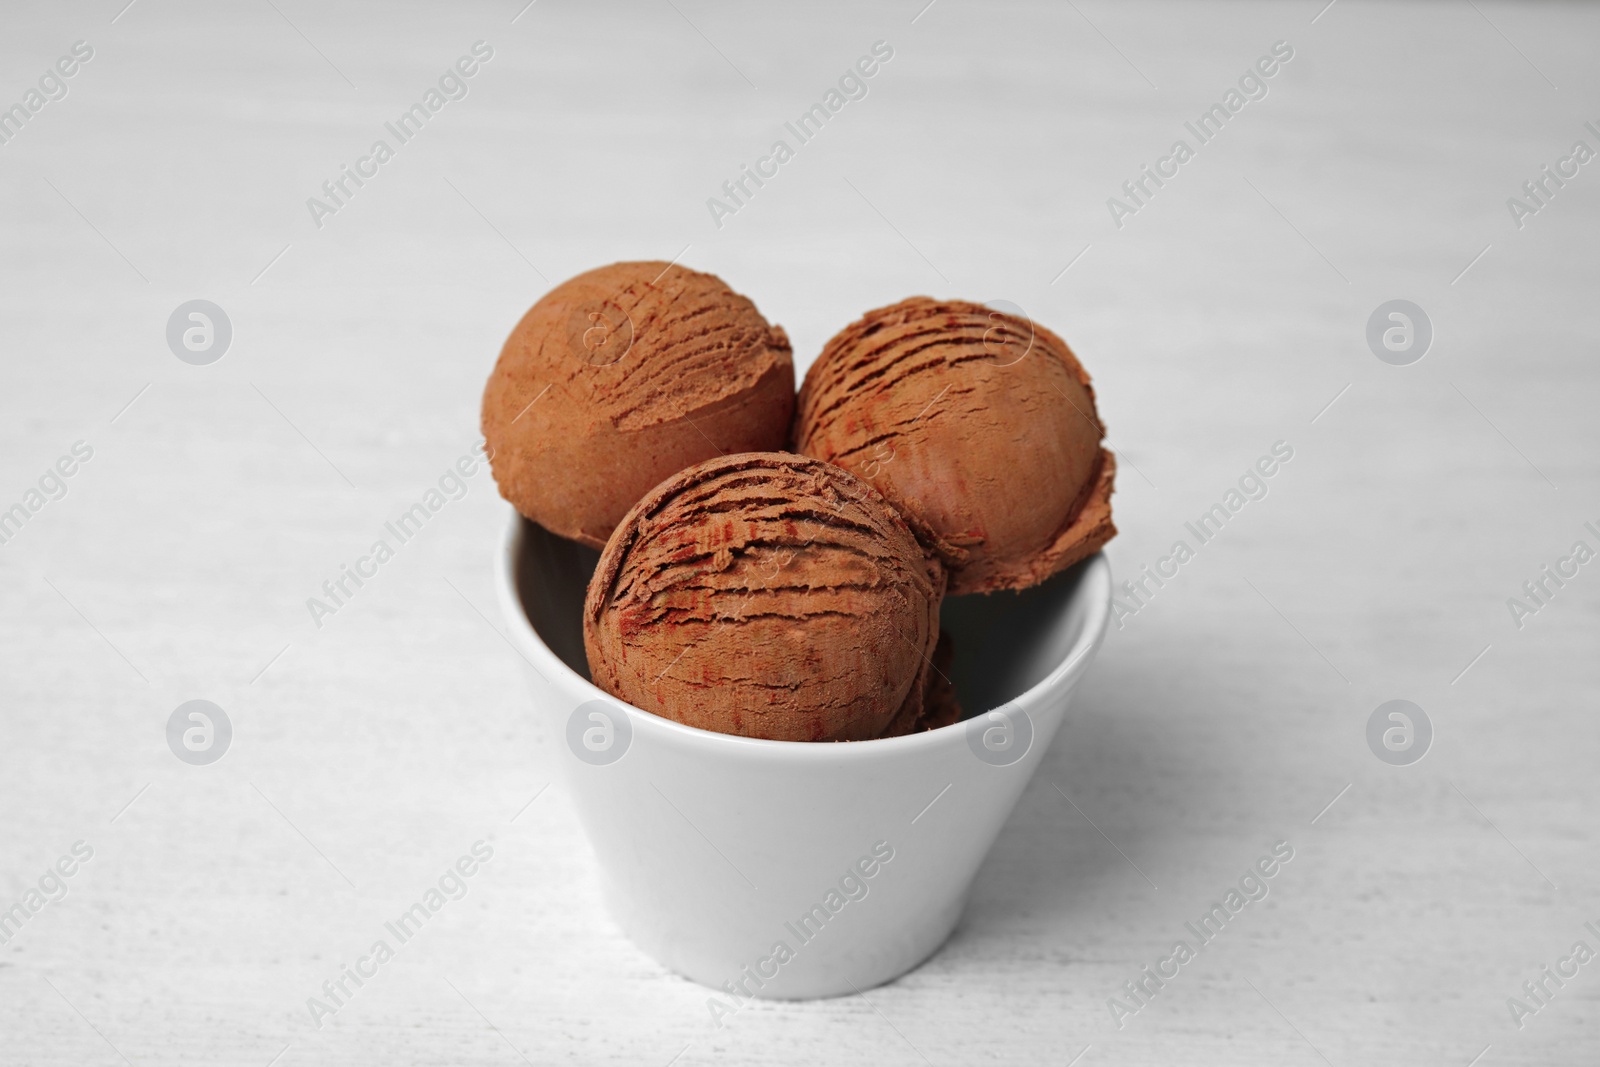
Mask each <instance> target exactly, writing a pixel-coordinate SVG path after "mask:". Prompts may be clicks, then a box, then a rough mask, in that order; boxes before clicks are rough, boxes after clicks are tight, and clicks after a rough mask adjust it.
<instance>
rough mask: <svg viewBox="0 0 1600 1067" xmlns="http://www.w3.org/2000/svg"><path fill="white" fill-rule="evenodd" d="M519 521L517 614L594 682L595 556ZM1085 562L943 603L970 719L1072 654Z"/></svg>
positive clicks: (1082, 617)
mask: <svg viewBox="0 0 1600 1067" xmlns="http://www.w3.org/2000/svg"><path fill="white" fill-rule="evenodd" d="M517 521H518V522H519V523H520V524H521V531H520V532H521V536H520V537H519V538H518V539H517V542H518V548H517V549H516V552H515V558H514V560H513V567H514V570H515V576H516V583H517V596H518V599H519V600H520V601H521V604H522V610H523V612H524V614H526V616H527V618H528V622H529V624H530V625H531V626H532V627H533V630H534V632H535V633H536V634H538V636H539V639H540V640H541V641H543V642H544V643H545V645H546V646H547V647H548V648H549V649H550V651H551V652H553V653H555V655H556V657H557V658H559V659H560V660H561V662H562V663H564V664H566V665H567V666H568V667H569V668H571V669H572V670H573V671H574V672H575V673H576V674H577V675H578V676H579V677H581V678H583V679H584V680H585V681H592V679H591V678H590V677H589V664H588V660H587V659H586V657H585V656H584V652H583V598H584V593H585V591H586V590H587V589H588V586H589V578H590V576H591V575H592V574H594V569H595V566H596V565H597V564H598V563H599V560H600V553H599V552H597V551H596V550H594V549H592V548H587V547H585V546H583V545H580V544H577V543H576V542H573V541H568V540H566V539H565V538H561V537H557V536H556V535H554V534H552V533H550V532H549V531H548V530H546V529H545V528H544V527H542V526H539V525H538V524H537V523H533V522H529V521H528V520H527V519H520V518H519V519H518V520H517ZM1090 562H1091V560H1085V561H1084V562H1083V563H1080V564H1078V565H1077V566H1075V567H1072V568H1071V569H1069V570H1067V571H1064V572H1062V573H1061V574H1058V575H1056V576H1055V577H1054V578H1051V579H1050V580H1049V581H1047V582H1044V583H1042V584H1040V585H1036V586H1034V587H1033V588H1032V589H1026V590H1023V591H1022V592H1020V593H1011V592H1000V593H990V594H979V595H974V596H961V597H949V598H947V599H946V600H945V602H944V605H943V607H942V609H941V612H940V619H939V621H940V625H941V626H942V627H943V628H944V629H945V630H947V631H948V632H949V634H950V637H951V640H952V641H953V643H954V645H955V663H954V665H953V667H952V669H951V681H953V682H954V683H955V687H956V695H957V696H958V697H959V698H960V700H961V707H962V708H963V709H964V711H965V713H966V714H967V715H968V716H969V717H970V716H972V715H976V714H978V713H979V712H982V711H987V710H989V709H991V708H997V707H999V706H1000V705H1002V704H1004V703H1006V702H1007V701H1010V700H1015V699H1016V698H1017V697H1019V696H1021V695H1022V694H1023V693H1025V692H1027V691H1028V690H1029V689H1032V688H1033V687H1034V686H1035V685H1038V684H1039V683H1040V682H1042V681H1043V680H1044V679H1045V678H1046V677H1047V676H1048V675H1049V674H1050V672H1051V671H1053V670H1055V669H1056V668H1057V667H1058V666H1060V664H1061V662H1062V660H1064V659H1065V658H1066V657H1067V656H1069V655H1070V654H1071V653H1072V650H1073V647H1074V646H1075V645H1076V644H1077V643H1078V641H1079V640H1080V638H1081V637H1082V634H1083V628H1084V626H1085V624H1086V622H1087V614H1086V613H1085V612H1084V611H1082V610H1073V601H1074V598H1075V596H1076V595H1077V593H1078V592H1079V587H1080V585H1081V584H1082V583H1083V582H1084V581H1085V580H1087V575H1088V573H1089V564H1090Z"/></svg>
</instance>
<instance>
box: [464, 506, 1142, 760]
mask: <svg viewBox="0 0 1600 1067" xmlns="http://www.w3.org/2000/svg"><path fill="white" fill-rule="evenodd" d="M506 510H507V512H509V517H508V519H507V521H506V524H505V527H504V530H503V531H502V533H501V534H500V545H499V549H498V551H497V552H496V554H495V593H496V597H497V599H498V600H499V602H500V612H501V614H502V615H503V616H504V617H505V619H506V622H507V623H508V624H509V625H510V627H511V630H512V639H511V641H512V647H513V649H514V650H515V651H516V652H517V653H518V654H519V655H521V656H522V658H523V659H524V660H526V661H527V663H528V665H529V666H530V667H532V668H533V669H534V671H535V672H536V673H537V674H538V675H539V676H540V677H541V678H543V679H544V681H545V683H546V684H547V685H549V686H550V687H551V688H552V689H554V690H557V691H560V690H563V689H565V690H570V691H572V692H575V693H578V694H583V695H587V697H588V699H589V700H602V701H605V702H606V703H608V704H611V705H613V706H615V707H617V708H620V709H622V710H623V711H624V712H625V713H626V714H627V716H628V721H629V726H630V727H631V728H632V730H633V731H634V734H635V737H636V738H637V737H638V736H639V735H640V734H641V733H642V734H645V735H650V736H653V737H655V738H657V739H659V740H662V741H667V742H672V743H675V744H676V745H677V746H679V747H682V746H693V747H697V748H701V749H708V748H709V749H712V750H721V751H723V752H725V753H729V754H733V753H738V754H739V755H741V756H744V757H746V758H767V759H779V760H783V761H785V762H787V761H789V760H830V759H831V760H851V759H870V758H875V757H877V758H881V757H884V756H889V755H903V754H909V753H913V752H920V751H922V750H924V749H937V748H944V747H947V746H952V745H965V744H966V731H965V729H964V727H965V726H966V725H967V724H968V723H970V722H973V721H975V720H976V719H977V718H979V716H981V715H982V714H983V713H981V712H980V713H979V715H973V716H968V717H967V718H966V719H962V720H961V721H959V722H955V723H951V724H950V725H948V726H941V727H939V728H938V729H935V730H925V731H922V732H921V733H915V734H905V735H903V736H900V737H878V738H871V739H869V740H866V741H841V742H838V743H836V744H818V743H816V742H812V741H774V740H769V739H767V738H763V737H741V736H739V735H737V734H725V733H719V732H717V731H715V730H703V729H701V728H700V727H698V726H689V725H687V724H685V723H681V722H675V721H673V720H672V719H667V718H663V717H662V716H660V715H656V714H655V713H653V712H649V711H645V710H644V709H643V708H639V707H635V706H634V705H632V704H629V703H628V702H627V701H625V700H621V699H619V698H617V697H614V696H612V695H611V694H610V693H607V692H606V691H605V690H603V689H601V688H600V687H599V686H597V685H595V684H594V683H593V682H591V681H589V680H588V679H587V678H584V677H583V676H582V675H580V674H579V673H578V672H577V671H574V670H573V669H572V668H571V667H569V666H567V665H566V663H564V662H563V661H562V659H561V657H560V656H557V655H556V654H555V652H554V651H552V650H551V648H550V646H549V645H547V644H545V642H544V638H542V637H540V636H539V632H538V631H537V630H535V629H534V627H533V623H532V621H531V620H530V619H529V618H528V614H527V612H526V611H525V610H524V609H523V605H522V597H521V595H520V594H519V593H518V591H517V581H516V564H517V554H518V550H519V549H520V548H521V546H522V532H523V523H524V522H525V521H532V520H525V519H524V518H523V516H522V515H521V514H520V513H519V512H518V511H517V510H516V508H514V507H511V506H510V505H509V504H508V505H507V506H506ZM1081 565H1083V566H1085V568H1086V572H1085V574H1084V576H1083V578H1082V579H1081V580H1080V581H1079V582H1078V585H1077V587H1076V588H1075V589H1074V591H1073V594H1072V598H1071V601H1070V603H1071V604H1072V605H1073V606H1074V607H1077V606H1079V605H1082V606H1083V607H1084V610H1086V611H1087V618H1086V620H1085V623H1084V627H1083V630H1082V632H1081V633H1079V635H1078V639H1077V641H1075V642H1074V643H1073V645H1072V647H1071V649H1070V650H1069V651H1068V652H1067V654H1066V655H1065V656H1064V657H1062V659H1061V662H1060V663H1057V664H1056V665H1055V666H1054V667H1053V668H1051V670H1050V673H1049V674H1047V675H1045V676H1044V677H1043V678H1041V679H1040V680H1039V681H1038V683H1037V684H1035V685H1033V686H1031V687H1029V688H1028V689H1026V690H1024V691H1023V692H1022V693H1019V694H1018V695H1017V696H1016V697H1015V698H1013V699H1012V700H1010V701H1008V703H1010V704H1016V705H1022V706H1023V710H1024V711H1027V710H1028V708H1030V707H1037V706H1039V705H1040V704H1042V703H1043V702H1044V701H1045V699H1046V697H1047V696H1048V695H1050V694H1052V693H1057V692H1064V691H1065V690H1067V689H1068V688H1070V686H1071V685H1072V684H1073V683H1075V682H1076V681H1077V679H1078V677H1079V676H1081V675H1082V674H1083V672H1084V671H1085V670H1086V669H1087V668H1088V665H1089V663H1090V661H1091V660H1092V659H1093V657H1094V653H1095V652H1096V650H1098V649H1099V647H1100V645H1101V643H1102V642H1103V641H1104V640H1105V636H1106V631H1107V625H1106V624H1107V622H1108V621H1109V619H1110V617H1111V592H1112V589H1111V564H1110V562H1109V561H1108V560H1107V559H1106V555H1105V552H1104V551H1099V552H1096V553H1095V554H1094V555H1092V556H1089V557H1088V558H1087V559H1085V560H1083V561H1082V564H1081ZM558 679H559V681H558ZM991 710H992V709H991Z"/></svg>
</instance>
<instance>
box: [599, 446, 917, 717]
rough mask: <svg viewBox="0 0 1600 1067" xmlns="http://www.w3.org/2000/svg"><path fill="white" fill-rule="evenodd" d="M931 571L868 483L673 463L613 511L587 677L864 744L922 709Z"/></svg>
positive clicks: (653, 697) (645, 696)
mask: <svg viewBox="0 0 1600 1067" xmlns="http://www.w3.org/2000/svg"><path fill="white" fill-rule="evenodd" d="M943 585H944V575H943V571H942V569H941V568H940V567H939V565H938V564H937V563H936V562H935V561H933V560H932V559H931V558H930V557H929V555H928V554H927V552H926V551H925V550H924V549H923V547H922V546H921V545H919V544H918V542H917V540H916V538H915V537H914V536H913V535H912V532H911V530H910V529H909V528H908V527H907V525H906V524H905V522H904V521H903V520H902V519H901V518H900V516H899V515H897V514H896V513H895V511H894V510H893V509H892V508H891V507H889V505H888V504H887V503H886V502H885V501H884V500H883V498H882V497H881V496H880V495H879V494H878V493H877V492H876V491H875V490H873V489H872V488H871V486H869V485H867V484H866V483H864V482H862V481H860V480H859V479H857V478H855V477H854V476H852V475H850V474H849V473H847V472H845V471H843V470H841V469H839V468H837V467H834V466H831V465H829V464H826V463H821V462H819V461H817V460H814V459H808V458H806V457H803V456H798V455H793V454H787V453H762V454H746V455H732V456H726V457H721V458H718V459H713V460H709V461H707V462H704V463H701V464H698V465H696V466H694V467H691V468H689V469H687V470H685V471H682V472H681V473H679V474H678V475H677V476H675V477H673V478H671V479H669V480H668V481H667V482H665V483H664V484H662V485H661V486H658V487H657V488H656V489H655V490H654V491H652V492H651V493H650V494H649V495H648V496H647V497H646V498H645V499H643V500H641V501H639V503H638V504H637V506H635V507H634V508H633V510H632V511H631V512H630V513H629V514H628V515H627V516H626V518H625V519H624V520H623V521H622V523H621V524H619V525H618V527H617V529H616V531H615V533H614V534H613V535H612V538H611V540H610V542H609V543H608V544H607V545H606V548H605V551H604V552H603V553H602V555H601V559H600V565H599V567H598V569H597V570H596V572H595V575H594V577H593V579H592V581H591V583H590V586H589V591H588V597H587V600H586V603H585V605H584V620H583V622H584V643H585V648H586V651H587V653H588V659H589V666H590V670H591V673H592V674H593V677H594V681H595V684H596V685H598V686H599V687H600V688H602V689H604V690H606V691H607V692H608V693H611V694H612V695H613V696H616V697H618V698H620V699H623V700H626V701H628V702H629V703H631V704H633V705H635V706H637V707H639V708H642V709H644V710H645V711H649V712H653V713H655V714H657V715H661V716H664V717H666V718H669V719H674V720H676V721H678V722H682V723H685V724H687V725H690V726H696V727H700V728H702V729H706V730H715V731H719V732H722V733H730V734H740V735H743V736H746V737H761V738H768V739H772V740H788V741H848V740H864V739H868V738H874V737H878V736H880V735H882V734H884V733H885V732H886V731H889V732H897V731H898V732H904V731H905V730H906V729H909V728H910V726H911V724H912V723H914V722H915V721H916V720H917V719H919V718H920V717H921V716H922V713H923V698H924V693H925V689H926V686H927V684H928V676H929V672H930V670H931V669H932V666H931V657H932V653H933V650H934V645H935V642H936V640H937V638H938V633H939V624H938V619H939V602H940V598H941V595H942V592H943ZM891 727H894V728H895V729H893V730H891Z"/></svg>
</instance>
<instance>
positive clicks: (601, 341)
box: [482, 262, 794, 548]
mask: <svg viewBox="0 0 1600 1067" xmlns="http://www.w3.org/2000/svg"><path fill="white" fill-rule="evenodd" d="M793 410H794V364H793V360H792V357H791V354H790V346H789V339H788V337H787V335H785V333H784V332H783V329H782V328H781V327H779V326H774V325H771V324H769V323H768V322H767V320H766V319H765V318H764V317H762V315H761V313H760V311H758V310H757V309H756V306H755V305H754V304H753V303H751V301H750V300H749V299H747V298H746V297H744V296H741V295H740V294H738V293H736V292H734V291H733V290H732V289H730V288H729V287H728V285H727V284H726V283H725V282H723V281H722V280H721V279H720V278H718V277H716V276H715V275H712V274H704V273H701V272H699V271H694V270H690V269H688V268H685V267H682V266H676V265H673V264H670V263H664V262H627V263H615V264H612V265H610V266H607V267H600V268H598V269H596V270H591V271H588V272H586V273H583V274H580V275H578V276H576V277H574V278H572V279H570V280H568V281H566V282H563V283H562V284H561V285H558V286H556V287H555V288H554V289H552V290H551V291H550V292H549V293H547V294H545V296H544V297H542V298H541V299H540V300H539V301H538V302H537V303H535V304H534V305H533V307H532V308H530V309H529V310H528V312H527V314H526V315H524V316H523V318H522V320H521V321H520V322H519V323H518V324H517V326H516V328H515V329H514V330H513V331H512V332H511V335H510V337H508V338H507V340H506V343H505V346H504V347H503V348H502V349H501V352H500V357H499V360H498V361H497V362H496V364H495V367H494V370H493V372H492V373H491V374H490V377H489V381H488V385H487V386H486V388H485V390H484V397H483V424H482V425H483V434H484V438H485V441H486V443H487V446H488V450H489V453H490V455H491V465H492V467H493V470H494V476H495V480H496V481H497V482H498V484H499V486H500V491H501V494H502V495H503V496H504V497H505V498H506V499H507V500H509V501H510V502H511V503H512V504H513V505H515V506H516V508H517V510H518V511H520V512H522V514H524V515H526V516H527V517H528V518H530V519H532V520H534V521H535V522H537V523H539V524H540V525H542V526H544V527H545V528H546V529H548V530H550V531H552V532H554V533H557V534H560V535H561V536H563V537H569V538H572V539H573V540H577V541H581V542H583V543H584V544H587V545H590V546H592V547H595V548H599V547H601V546H602V545H604V544H605V542H606V539H607V538H608V537H609V536H610V534H611V531H612V529H613V528H615V526H616V524H617V522H618V521H619V520H620V519H621V518H622V516H623V515H624V514H626V512H627V511H628V509H629V508H630V507H632V506H633V504H634V503H635V502H637V501H638V500H639V498H640V497H642V496H643V495H644V494H645V493H646V492H648V491H649V490H650V489H651V487H653V486H655V485H656V484H657V483H659V482H660V481H661V480H662V479H664V478H667V477H669V476H671V475H672V474H674V473H676V472H677V471H680V470H682V469H683V468H684V467H687V466H689V465H690V464H693V463H698V462H700V461H701V460H705V459H709V458H711V457H713V456H717V455H722V454H725V453H733V452H749V451H763V450H769V449H778V448H782V447H784V445H785V443H786V442H787V438H788V433H789V427H790V423H791V420H792V415H793Z"/></svg>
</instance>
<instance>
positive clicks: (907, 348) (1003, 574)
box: [795, 297, 1116, 595]
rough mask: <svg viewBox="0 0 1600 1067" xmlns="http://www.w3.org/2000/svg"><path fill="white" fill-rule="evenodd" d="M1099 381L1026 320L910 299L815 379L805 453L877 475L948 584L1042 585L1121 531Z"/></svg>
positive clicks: (804, 420) (855, 334) (843, 335)
mask: <svg viewBox="0 0 1600 1067" xmlns="http://www.w3.org/2000/svg"><path fill="white" fill-rule="evenodd" d="M1104 437H1105V427H1104V426H1103V425H1102V423H1101V422H1100V418H1099V414H1098V412H1097V410H1096V408H1095V398H1094V389H1093V387H1092V386H1091V384H1090V381H1089V375H1088V373H1087V372H1086V371H1085V370H1084V369H1083V366H1082V365H1081V364H1080V363H1079V362H1078V360H1077V357H1076V356H1075V355H1073V352H1072V350H1071V349H1070V348H1069V347H1068V346H1067V344H1066V342H1065V341H1063V340H1062V339H1061V338H1059V337H1057V336H1056V335H1055V334H1053V333H1051V332H1050V331H1049V330H1047V329H1045V328H1044V327H1043V326H1040V325H1039V324H1037V323H1035V322H1032V321H1030V320H1028V319H1026V318H1023V317H1021V316H1017V315H1014V314H1007V313H1003V312H1000V311H996V310H994V309H992V308H990V307H987V306H985V305H982V304H974V303H968V302H965V301H956V300H948V301H938V300H933V299H930V298H928V297H912V298H910V299H908V300H904V301H901V302H900V303H898V304H894V305H891V306H889V307H884V308H879V309H877V310H875V311H871V312H868V313H867V314H866V315H865V316H863V317H862V318H861V319H859V320H858V321H856V322H854V323H852V324H851V325H850V326H847V327H846V328H845V329H843V330H841V331H840V332H839V333H838V334H837V335H835V336H834V337H833V338H832V340H830V341H829V342H828V343H827V345H826V346H824V348H823V351H822V353H821V355H820V356H818V358H817V360H816V362H815V363H813V364H812V366H811V368H810V370H809V371H808V372H807V374H806V378H805V383H804V385H803V386H802V388H801V390H800V399H799V404H798V408H797V410H796V415H795V447H796V449H797V450H798V451H800V452H803V453H805V454H806V455H809V456H815V457H817V458H818V459H823V460H826V461H828V462H830V463H835V464H838V465H839V466H842V467H845V468H846V469H848V470H850V471H852V472H854V473H856V474H858V475H859V476H861V477H862V478H864V479H865V480H867V481H869V482H871V483H872V484H873V485H874V486H875V487H876V488H877V489H878V490H879V491H880V492H882V493H883V495H884V496H885V497H886V498H887V499H888V500H889V502H890V503H891V504H893V505H894V506H895V507H896V508H897V509H898V510H899V511H900V512H901V514H902V515H904V516H905V518H906V519H907V521H908V522H910V523H911V525H912V526H913V528H914V529H916V530H917V531H918V533H919V535H920V536H921V537H922V538H923V539H924V541H926V542H927V543H928V544H930V546H932V547H933V548H934V549H935V551H936V552H937V553H938V555H939V556H940V558H941V560H942V561H943V562H944V564H945V566H946V567H947V568H948V570H949V572H950V584H949V592H950V594H952V595H956V594H962V593H975V592H989V591H992V590H996V589H1022V588H1026V587H1028V586H1032V585H1036V584H1038V583H1039V582H1041V581H1043V580H1045V579H1046V578H1049V577H1050V576H1051V575H1053V574H1056V573H1058V572H1060V571H1062V570H1065V569H1066V568H1067V567H1070V566H1071V565H1073V564H1074V563H1077V562H1078V561H1080V560H1082V559H1084V558H1086V557H1088V556H1090V555H1092V554H1093V553H1094V552H1096V551H1098V550H1099V548H1100V547H1101V546H1102V545H1104V544H1105V543H1106V542H1107V541H1109V540H1110V539H1111V538H1112V537H1114V536H1115V535H1116V527H1115V526H1114V525H1113V524H1112V521H1111V492H1112V487H1113V483H1114V479H1115V474H1116V464H1115V461H1114V459H1113V458H1112V455H1111V453H1110V452H1109V451H1108V450H1106V449H1105V448H1103V447H1101V441H1102V439H1103V438H1104Z"/></svg>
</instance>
